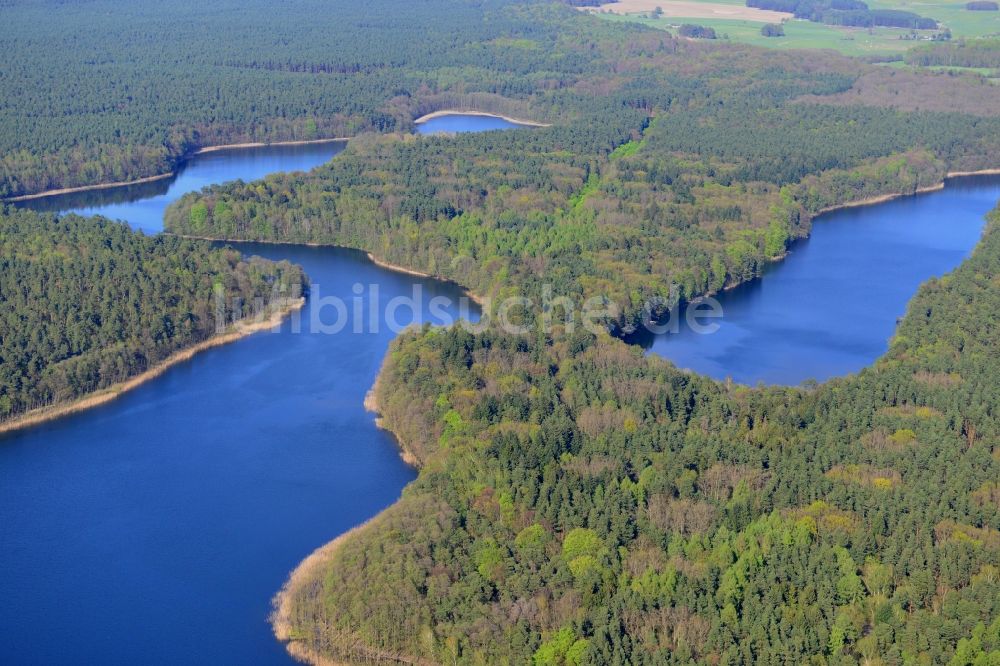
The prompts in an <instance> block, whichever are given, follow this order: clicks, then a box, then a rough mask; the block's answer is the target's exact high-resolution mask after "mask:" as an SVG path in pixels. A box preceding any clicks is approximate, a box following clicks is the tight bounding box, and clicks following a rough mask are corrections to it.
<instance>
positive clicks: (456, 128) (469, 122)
mask: <svg viewBox="0 0 1000 666" xmlns="http://www.w3.org/2000/svg"><path fill="white" fill-rule="evenodd" d="M516 127H525V125H519V124H518V123H512V122H511V121H509V120H505V119H503V118H499V117H497V116H470V115H466V114H461V113H449V114H445V115H443V116H437V117H436V118H431V119H429V120H425V121H424V122H422V123H417V133H418V134H455V133H458V132H485V131H487V130H498V129H513V128H516Z"/></svg>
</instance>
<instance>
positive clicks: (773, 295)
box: [630, 176, 1000, 385]
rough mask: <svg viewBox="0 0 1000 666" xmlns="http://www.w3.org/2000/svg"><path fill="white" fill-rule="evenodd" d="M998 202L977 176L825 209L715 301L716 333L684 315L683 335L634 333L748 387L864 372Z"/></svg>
mask: <svg viewBox="0 0 1000 666" xmlns="http://www.w3.org/2000/svg"><path fill="white" fill-rule="evenodd" d="M998 199H1000V178H998V177H996V176H988V177H987V176H975V177H969V178H957V179H953V180H950V181H948V183H947V184H946V187H945V189H944V190H941V191H938V192H931V193H927V194H920V195H917V196H912V197H905V198H901V199H896V200H894V201H890V202H886V203H882V204H878V205H874V206H865V207H859V208H847V209H843V210H840V211H836V212H833V213H829V214H826V215H823V216H821V217H819V218H817V219H816V221H815V224H814V226H813V231H812V236H811V237H810V238H809V239H808V240H805V241H802V242H799V243H796V244H795V245H794V246H793V247H792V251H791V253H790V254H789V255H788V257H787V258H786V259H785V260H784V261H782V262H780V263H777V264H774V265H772V266H771V267H770V268H769V270H767V271H766V273H765V276H764V278H763V279H762V280H757V281H755V282H752V283H750V284H747V285H744V286H742V287H739V288H737V289H734V290H732V291H729V292H725V293H723V294H721V295H720V296H719V297H718V300H719V302H720V303H721V304H722V307H723V310H724V317H723V318H722V319H721V320H714V321H716V322H717V323H719V324H720V326H721V327H720V328H719V330H718V331H717V332H715V333H713V334H710V335H701V334H698V333H695V332H694V331H693V330H692V329H690V328H689V327H687V326H684V325H683V323H682V325H681V327H680V330H679V332H677V333H676V334H675V333H666V334H662V335H657V336H653V335H650V334H649V333H648V332H645V331H641V332H640V333H638V334H636V335H633V336H631V338H630V341H632V342H636V343H638V344H641V345H643V346H644V347H646V348H647V349H649V350H650V351H651V352H653V353H655V354H659V355H661V356H664V357H666V358H668V359H670V360H671V361H673V362H674V363H676V364H677V365H678V366H679V367H682V368H690V369H691V370H694V371H696V372H699V373H702V374H706V375H710V376H712V377H715V378H717V379H724V378H726V377H731V378H732V379H734V380H735V381H738V382H741V383H746V384H756V383H758V382H765V383H769V384H793V385H794V384H799V383H801V382H803V381H805V380H808V379H817V380H824V379H828V378H830V377H834V376H837V375H845V374H848V373H852V372H856V371H858V370H861V369H862V368H864V367H865V366H867V365H869V364H871V363H872V361H874V360H875V359H876V358H878V357H879V356H881V355H882V354H883V353H885V351H886V350H887V349H888V341H889V338H890V337H891V336H892V335H893V332H894V331H895V328H896V322H897V320H898V319H899V318H900V317H902V316H903V314H904V313H905V312H906V305H907V303H908V302H909V301H910V299H912V298H913V295H914V294H915V293H916V291H917V287H918V286H919V285H920V284H921V283H922V282H924V281H926V280H927V279H928V278H930V277H931V276H935V275H942V274H944V273H947V272H948V271H950V270H952V269H954V268H955V267H956V266H958V265H959V264H960V263H961V262H962V261H963V260H964V259H965V258H966V257H967V256H968V255H969V254H970V252H971V251H972V249H973V247H974V246H975V245H976V242H977V241H978V240H979V238H980V236H981V235H982V231H983V226H984V224H985V220H984V216H985V215H986V213H987V212H989V211H990V210H991V209H992V208H993V207H994V206H996V205H997V200H998ZM710 321H712V320H705V322H706V323H709V322H710ZM682 322H683V320H682Z"/></svg>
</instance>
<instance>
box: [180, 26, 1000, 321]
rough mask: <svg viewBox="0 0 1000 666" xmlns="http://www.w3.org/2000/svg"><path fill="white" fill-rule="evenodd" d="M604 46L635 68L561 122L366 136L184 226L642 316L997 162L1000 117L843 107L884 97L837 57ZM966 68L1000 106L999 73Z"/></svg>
mask: <svg viewBox="0 0 1000 666" xmlns="http://www.w3.org/2000/svg"><path fill="white" fill-rule="evenodd" d="M585 18H589V17H585ZM600 36H601V37H602V38H603V39H606V35H604V34H600ZM625 38H627V39H628V40H629V41H628V42H627V44H628V46H627V48H628V50H629V51H630V52H631V53H634V54H635V55H633V56H623V54H622V48H621V47H620V46H619V44H620V42H621V39H625ZM596 45H599V46H600V47H601V48H600V49H596V48H595V49H590V50H591V55H590V56H589V57H590V58H591V59H592V60H593V62H594V64H593V65H591V66H590V67H593V68H594V69H600V70H606V69H610V68H612V67H613V66H612V64H611V63H610V62H606V63H602V61H601V59H602V58H607V59H608V60H609V61H610V60H613V61H614V62H616V63H617V65H616V66H617V67H618V68H619V69H620V71H621V73H620V74H618V75H614V76H604V77H601V78H597V79H592V78H581V79H580V81H579V82H578V83H576V84H574V85H572V86H568V87H567V88H566V89H565V90H563V91H561V92H560V94H559V95H558V96H552V97H551V98H550V99H552V100H553V101H551V102H550V104H551V105H552V108H553V109H554V111H553V114H552V115H553V117H559V118H562V119H564V120H563V121H562V122H558V123H555V124H554V125H553V126H552V127H546V128H533V129H525V130H517V131H510V132H488V133H483V134H475V135H463V136H456V137H414V136H409V135H399V134H389V135H385V136H381V137H373V136H369V137H362V138H359V139H356V140H354V141H352V142H351V143H350V144H349V145H348V147H347V149H346V150H345V151H344V152H343V153H341V154H340V155H339V156H338V158H337V159H336V160H333V161H332V162H330V163H329V164H327V165H324V166H323V167H320V168H319V169H316V170H314V171H313V172H311V173H309V174H290V175H289V174H279V175H275V176H272V177H270V178H267V179H264V180H262V181H257V182H253V183H230V184H226V185H220V186H215V187H212V188H209V189H207V190H205V191H203V192H201V193H199V194H194V195H189V196H186V197H184V198H182V199H181V200H180V201H179V202H178V203H177V204H175V205H174V206H172V207H171V208H170V209H168V211H167V214H166V219H165V223H166V226H167V228H168V229H170V230H171V231H173V232H176V233H182V234H189V235H194V236H211V237H217V238H228V239H249V240H279V241H292V242H313V243H329V244H336V245H349V246H352V247H359V248H362V249H365V250H368V251H370V252H373V253H374V254H376V255H377V256H379V257H381V258H383V259H386V260H387V261H390V262H393V263H398V264H404V265H407V266H410V267H413V268H417V269H419V270H422V271H426V272H429V273H432V274H435V275H439V276H442V277H445V278H448V279H451V280H454V281H457V282H459V283H461V284H463V285H466V286H468V287H469V288H471V289H472V290H473V291H475V292H477V293H479V294H481V295H484V296H500V295H507V294H509V293H510V292H511V290H512V289H514V288H517V289H520V290H521V291H522V292H523V293H527V294H529V296H537V295H538V294H540V293H541V289H542V287H543V285H544V284H548V285H550V286H551V287H552V288H553V290H554V292H555V293H559V294H563V295H568V296H577V297H589V296H592V295H595V294H599V295H601V296H602V297H604V298H606V299H608V300H609V302H610V303H612V304H613V305H614V306H615V308H616V309H617V310H618V313H619V316H618V317H617V318H616V320H615V321H614V322H613V323H614V324H615V325H617V326H620V327H622V328H626V329H627V328H628V327H630V326H633V325H635V324H636V323H637V321H638V318H639V317H640V316H642V310H643V308H644V307H645V304H646V302H647V301H649V300H650V299H653V300H663V299H668V298H670V297H671V293H672V291H671V288H672V286H673V285H677V286H678V287H679V290H680V293H679V296H680V297H681V298H690V297H691V296H695V295H701V294H704V293H706V292H713V291H717V290H719V289H721V288H723V287H725V286H727V285H731V284H735V283H739V282H742V281H745V280H747V279H751V278H753V277H755V276H756V275H758V274H759V273H760V271H761V270H762V268H763V267H764V265H766V263H767V262H768V261H769V260H770V259H771V258H773V257H776V256H779V255H781V254H783V252H784V250H785V246H786V244H787V243H788V242H789V241H791V240H792V239H794V238H798V237H802V236H804V235H806V234H807V233H808V230H809V220H810V219H811V217H812V216H813V215H814V214H816V213H817V212H818V211H820V210H822V209H823V208H825V207H828V206H831V205H835V204H837V203H843V202H845V201H851V200H856V199H861V198H866V197H870V196H876V195H881V194H886V193H895V192H912V191H914V190H916V189H918V188H920V187H926V186H930V185H933V184H935V183H937V182H940V180H941V179H942V177H943V176H944V174H945V173H946V172H947V171H948V170H952V169H958V170H969V169H976V168H984V167H988V166H993V165H994V164H995V155H996V154H997V150H998V149H1000V119H998V118H997V117H985V118H984V117H975V116H969V115H965V114H959V113H953V112H949V113H942V112H915V113H901V112H899V111H897V110H895V109H893V108H885V107H879V106H858V105H857V104H855V105H852V106H847V105H841V106H830V105H827V104H824V103H823V102H824V100H825V99H826V98H827V96H831V95H834V96H836V95H842V96H845V97H847V98H849V99H860V100H861V101H864V100H866V98H867V95H859V94H857V93H855V92H854V91H853V90H852V89H851V87H852V85H854V83H855V82H856V81H857V79H856V78H855V76H856V70H857V68H858V67H859V65H857V64H856V63H852V62H850V61H847V60H846V59H845V60H841V59H838V58H836V57H831V56H829V55H827V54H823V55H810V54H803V53H796V54H779V53H770V52H766V51H762V50H755V49H750V48H740V47H722V48H719V49H713V48H712V47H711V46H710V45H709V44H706V43H693V42H688V41H684V40H673V39H671V38H670V37H669V36H667V35H665V34H663V33H661V32H653V31H647V32H636V33H632V34H628V35H623V36H621V37H620V38H619V39H618V40H617V41H615V42H612V43H608V42H607V41H598V42H596ZM644 65H649V66H644ZM653 65H655V67H654V66H653ZM939 78H941V77H938V76H924V77H923V80H920V79H918V82H917V83H915V84H914V86H913V90H912V91H909V93H908V96H909V97H912V98H916V99H919V98H921V97H922V96H923V95H924V94H925V93H926V92H927V90H929V89H933V88H932V86H934V85H936V84H937V82H938V79H939ZM959 83H960V84H962V85H964V86H965V87H966V88H968V89H969V90H970V91H971V92H972V93H976V94H983V95H987V96H990V95H992V97H991V99H992V101H993V106H992V107H990V108H992V109H994V110H996V109H998V108H1000V89H998V88H996V87H994V86H988V87H987V89H986V90H982V89H981V88H982V86H979V85H977V84H976V83H975V82H973V81H971V80H970V81H959ZM597 86H599V87H600V89H601V92H602V94H601V95H600V96H599V97H597V98H595V97H594V95H593V91H594V89H595V87H597ZM970 94H971V93H970ZM807 96H808V99H809V103H804V102H803V103H800V102H799V101H798V100H802V99H805V98H806V97H807ZM556 104H558V106H556ZM750 128H752V131H748V130H749V129H750Z"/></svg>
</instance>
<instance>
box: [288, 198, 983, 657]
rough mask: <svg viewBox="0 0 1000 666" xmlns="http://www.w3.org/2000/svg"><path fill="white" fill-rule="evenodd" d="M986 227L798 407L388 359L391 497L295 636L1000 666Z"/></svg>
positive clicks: (331, 571)
mask: <svg viewBox="0 0 1000 666" xmlns="http://www.w3.org/2000/svg"><path fill="white" fill-rule="evenodd" d="M997 275H1000V211H998V212H995V213H994V214H993V215H992V220H991V221H990V223H989V226H988V228H987V231H986V233H985V237H984V240H983V241H982V243H981V244H980V246H979V248H978V249H977V250H976V252H975V253H974V255H973V257H972V258H971V259H970V260H969V261H968V262H966V264H964V265H963V266H962V267H961V268H960V269H958V270H957V271H956V272H955V273H954V274H951V275H948V276H945V277H943V278H941V279H939V280H933V281H931V282H930V283H928V284H927V285H925V286H924V287H923V288H921V290H920V291H919V293H918V294H917V296H916V298H915V299H914V301H913V302H912V304H911V305H910V308H909V311H908V314H907V316H906V318H905V319H904V320H903V322H902V324H901V326H900V328H899V331H898V333H897V335H896V337H895V338H894V340H893V342H892V345H891V349H890V351H889V352H888V354H887V355H886V356H885V357H884V358H883V359H881V360H880V361H878V362H877V363H876V364H875V366H874V367H872V368H871V369H868V370H865V371H863V372H862V373H860V374H859V375H857V376H854V377H850V378H846V379H842V380H837V381H834V382H831V383H829V384H826V385H823V386H819V387H815V388H806V389H782V388H768V389H749V388H746V387H742V386H738V385H726V384H719V383H716V382H712V381H709V380H707V379H703V378H700V377H698V376H694V375H690V374H687V373H684V372H681V371H678V370H677V369H675V368H674V367H672V366H671V365H670V364H669V363H667V362H665V361H663V360H660V359H657V358H655V357H643V356H642V355H641V353H640V352H639V351H638V350H637V349H634V348H630V347H628V346H626V345H625V344H624V343H621V342H620V341H618V340H615V339H611V338H608V337H606V336H600V337H595V336H593V335H591V334H589V333H586V332H584V331H582V330H579V329H577V330H575V331H572V332H566V334H564V335H558V336H552V337H546V336H531V335H529V336H510V335H504V334H498V333H493V332H487V333H483V334H479V335H472V334H470V333H467V332H465V331H464V330H462V329H461V328H460V327H456V328H453V329H450V330H435V329H427V328H425V329H424V330H421V331H414V332H412V333H410V334H408V335H405V336H403V337H402V338H400V339H399V340H397V342H396V343H395V344H394V346H393V349H392V351H391V353H390V355H389V357H388V359H387V361H386V366H385V368H384V369H383V372H382V374H381V376H380V378H379V382H378V384H377V386H376V395H377V400H378V403H379V405H380V408H381V413H382V416H383V419H384V423H385V425H386V426H387V427H389V428H390V429H392V430H393V431H394V432H396V433H397V434H398V436H399V438H400V441H401V444H402V445H403V446H404V447H406V448H407V449H409V450H410V451H411V452H412V453H413V454H414V456H415V458H416V459H417V460H419V461H421V473H420V476H419V478H418V480H417V481H416V482H415V483H414V484H412V485H411V486H410V487H408V488H407V490H406V491H405V493H404V496H403V499H402V500H401V501H400V502H399V503H398V504H396V505H395V506H393V507H392V508H390V509H389V510H388V511H386V512H385V513H383V514H382V515H380V516H379V517H378V518H377V519H376V520H375V521H373V522H372V523H371V524H369V525H368V526H366V527H365V528H363V529H362V530H361V531H360V533H358V534H357V535H355V536H354V537H353V538H351V539H349V540H348V541H346V542H345V543H344V544H343V545H342V546H341V547H340V548H339V549H338V550H337V551H336V552H335V554H334V556H333V558H332V560H331V562H330V564H329V565H328V566H327V567H325V568H324V569H322V570H321V571H319V572H318V573H317V577H316V578H315V579H314V580H311V581H309V582H308V583H305V584H303V585H301V586H300V587H298V588H297V590H296V596H295V599H294V601H295V603H294V615H293V618H292V622H293V629H294V630H293V634H292V635H293V636H294V637H295V638H296V640H297V641H299V644H300V645H304V646H308V647H309V648H311V649H312V650H315V651H318V652H320V653H322V654H326V655H332V656H336V657H343V658H348V659H356V660H359V661H366V662H367V661H371V662H377V661H379V660H386V661H394V660H396V659H398V660H403V661H408V662H409V661H410V660H430V661H433V662H437V663H445V662H447V663H489V664H521V663H528V662H529V661H533V663H535V664H611V663H631V664H691V663H699V664H751V663H753V664H788V663H795V664H800V663H814V664H848V663H865V664H923V663H926V664H932V663H936V664H952V665H955V666H959V665H973V664H976V665H979V664H983V665H985V664H993V663H996V662H997V659H1000V573H998V572H1000V502H998V498H1000V493H998V485H997V480H998V479H1000V430H998V424H1000V420H998V419H997V418H996V414H997V410H998V408H1000V386H998V384H997V381H996V378H997V373H998V372H1000V365H998V364H1000V350H998V344H1000V339H998V338H997V335H996V330H997V326H998V325H1000V318H998V317H1000V314H998V313H1000V290H998V289H997V278H996V276H997Z"/></svg>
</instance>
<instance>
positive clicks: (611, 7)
mask: <svg viewBox="0 0 1000 666" xmlns="http://www.w3.org/2000/svg"><path fill="white" fill-rule="evenodd" d="M657 7H659V8H660V9H662V10H663V16H664V17H671V18H701V19H737V20H744V21H759V22H761V23H780V22H781V21H782V19H787V18H791V16H792V15H791V14H786V13H785V12H772V11H768V10H765V9H755V8H753V7H746V6H744V5H743V4H742V3H739V4H736V3H727V2H699V1H698V0H620V1H619V2H613V3H609V4H606V5H601V6H600V7H598V8H597V11H601V12H605V11H606V12H611V13H613V14H642V13H649V12H652V11H654V10H655V9H656V8H657ZM587 9H591V10H593V8H587Z"/></svg>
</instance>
